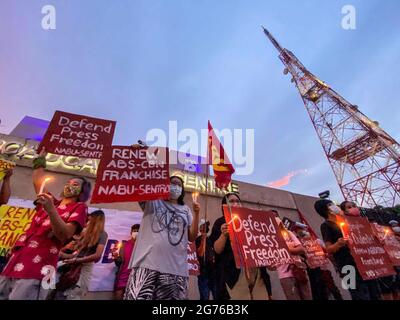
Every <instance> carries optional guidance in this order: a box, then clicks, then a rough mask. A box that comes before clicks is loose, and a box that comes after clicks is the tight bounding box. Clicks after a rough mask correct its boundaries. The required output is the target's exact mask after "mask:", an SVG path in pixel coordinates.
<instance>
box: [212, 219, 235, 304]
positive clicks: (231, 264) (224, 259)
mask: <svg viewBox="0 0 400 320" xmlns="http://www.w3.org/2000/svg"><path fill="white" fill-rule="evenodd" d="M224 223H225V218H224V217H220V218H218V219H217V220H215V222H214V225H213V228H212V232H211V235H210V240H211V244H212V246H214V243H215V241H217V240H218V238H219V237H220V236H221V226H222V225H223V224H224ZM215 271H216V277H217V279H216V282H217V294H218V297H217V299H218V300H220V299H229V295H228V296H226V295H227V294H228V292H227V290H226V287H225V284H227V285H228V286H229V288H231V289H232V288H233V287H234V285H235V284H236V282H237V281H238V279H239V275H240V269H237V268H236V264H235V257H234V256H233V251H232V247H231V243H230V240H229V239H227V240H226V243H225V248H224V250H223V251H222V252H221V253H220V254H217V253H216V252H215Z"/></svg>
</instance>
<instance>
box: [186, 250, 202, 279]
mask: <svg viewBox="0 0 400 320" xmlns="http://www.w3.org/2000/svg"><path fill="white" fill-rule="evenodd" d="M187 261H188V269H189V275H191V276H198V275H199V274H200V264H199V260H198V259H197V251H196V244H195V243H194V242H189V243H188V259H187Z"/></svg>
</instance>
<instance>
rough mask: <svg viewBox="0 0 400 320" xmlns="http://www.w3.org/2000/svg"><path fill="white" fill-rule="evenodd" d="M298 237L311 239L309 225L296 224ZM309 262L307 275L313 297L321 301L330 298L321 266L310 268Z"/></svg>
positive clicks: (295, 229)
mask: <svg viewBox="0 0 400 320" xmlns="http://www.w3.org/2000/svg"><path fill="white" fill-rule="evenodd" d="M293 231H295V232H296V236H297V237H298V239H305V240H307V239H310V238H311V235H310V233H309V232H308V231H307V226H304V227H302V226H296V227H295V228H294V230H293ZM306 264H307V275H308V278H309V280H310V287H311V292H312V299H313V300H317V301H321V300H328V298H329V297H328V288H327V285H326V283H325V281H324V278H323V270H322V269H321V268H320V267H317V268H310V266H309V265H308V262H307V260H306Z"/></svg>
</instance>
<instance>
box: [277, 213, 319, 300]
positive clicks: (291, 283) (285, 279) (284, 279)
mask: <svg viewBox="0 0 400 320" xmlns="http://www.w3.org/2000/svg"><path fill="white" fill-rule="evenodd" d="M274 212H275V213H276V211H274ZM276 219H277V222H278V226H279V229H280V232H281V233H282V236H283V238H284V239H285V241H286V244H287V246H288V248H289V252H290V254H291V255H292V258H293V260H294V263H291V264H282V265H279V266H277V268H276V270H277V271H278V276H279V280H280V282H281V286H282V289H283V292H284V294H285V296H286V299H287V300H311V299H312V294H311V287H310V281H309V279H308V275H307V272H306V268H307V266H306V264H305V263H304V257H302V255H304V254H305V250H304V248H303V246H302V245H301V243H300V241H299V239H297V237H296V236H295V235H294V233H293V232H291V231H290V230H287V229H286V228H285V226H284V225H283V223H282V221H281V220H280V218H279V216H278V215H277V217H276Z"/></svg>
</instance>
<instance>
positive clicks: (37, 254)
mask: <svg viewBox="0 0 400 320" xmlns="http://www.w3.org/2000/svg"><path fill="white" fill-rule="evenodd" d="M55 206H56V209H57V212H58V214H59V215H60V216H61V218H62V219H63V220H64V221H65V222H66V223H70V222H76V223H77V224H78V225H79V227H80V228H84V226H85V224H86V219H87V211H88V208H87V206H86V204H85V203H83V202H75V203H70V204H67V205H60V202H59V201H56V202H55ZM62 247H63V243H62V242H61V241H60V240H58V239H57V238H56V236H55V235H54V233H53V231H52V228H51V225H50V218H49V216H48V215H47V213H46V211H45V210H44V209H43V208H42V207H39V208H38V209H37V213H36V214H35V216H34V218H33V219H32V224H31V226H30V228H29V229H28V231H27V232H26V233H25V235H22V236H21V237H20V238H19V239H18V241H17V242H16V243H15V245H14V247H13V249H12V255H11V257H10V260H9V261H8V263H7V265H6V266H5V268H4V270H3V272H2V275H3V276H6V277H10V278H16V279H38V280H41V279H42V278H43V276H44V275H45V274H46V273H45V269H43V268H44V267H45V266H47V265H50V266H53V267H54V268H56V265H57V261H58V254H59V251H60V249H61V248H62Z"/></svg>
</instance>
